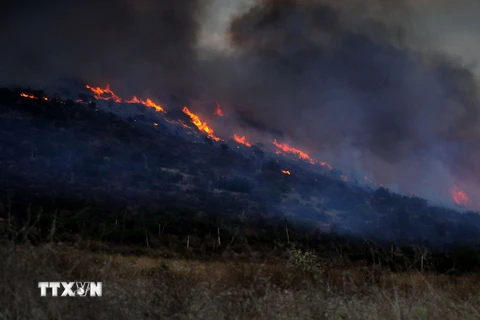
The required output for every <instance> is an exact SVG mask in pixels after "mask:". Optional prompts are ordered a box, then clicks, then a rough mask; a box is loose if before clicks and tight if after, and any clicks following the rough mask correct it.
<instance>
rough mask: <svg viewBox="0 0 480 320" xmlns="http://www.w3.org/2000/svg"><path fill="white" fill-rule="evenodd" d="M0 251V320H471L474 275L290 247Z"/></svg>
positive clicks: (478, 301) (475, 310)
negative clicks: (170, 252)
mask: <svg viewBox="0 0 480 320" xmlns="http://www.w3.org/2000/svg"><path fill="white" fill-rule="evenodd" d="M82 246H83V247H82V248H80V247H78V246H77V247H73V246H66V245H61V244H43V245H40V246H31V245H15V244H14V243H12V242H5V243H3V244H2V245H1V246H0V256H1V257H2V263H0V297H1V298H0V305H1V306H2V307H1V308H0V319H64V318H65V319H66V318H68V319H158V318H165V319H192V318H195V319H327V318H328V319H478V318H479V317H480V308H479V307H478V306H479V305H480V292H479V290H478V283H479V280H480V275H478V274H462V275H446V274H435V273H421V272H419V271H410V272H402V273H393V272H391V271H388V269H387V268H383V267H381V266H380V267H379V266H377V267H373V266H369V267H368V266H365V265H351V266H349V267H345V266H343V267H341V266H336V265H335V264H332V263H331V261H330V263H326V262H325V261H323V260H319V259H317V258H315V257H314V256H313V255H311V254H308V253H305V252H302V251H300V250H296V249H289V250H286V251H285V254H284V255H283V256H282V257H280V256H278V255H274V254H272V256H270V257H264V258H258V257H256V256H255V254H254V253H251V254H249V255H243V256H238V255H235V254H233V253H229V252H224V254H223V255H222V256H221V257H218V258H216V259H210V260H198V259H186V258H182V257H177V258H174V259H166V258H164V257H163V252H162V251H161V250H146V251H145V252H143V254H141V255H131V254H125V253H124V254H122V252H118V253H115V254H114V253H108V254H107V253H103V252H100V251H99V250H98V248H97V249H96V250H93V249H94V248H93V247H90V248H89V247H88V245H87V244H85V243H83V244H82ZM74 280H77V281H79V280H85V281H102V282H103V287H104V288H103V297H101V298H50V297H47V298H41V297H40V293H39V289H38V288H37V282H38V281H74Z"/></svg>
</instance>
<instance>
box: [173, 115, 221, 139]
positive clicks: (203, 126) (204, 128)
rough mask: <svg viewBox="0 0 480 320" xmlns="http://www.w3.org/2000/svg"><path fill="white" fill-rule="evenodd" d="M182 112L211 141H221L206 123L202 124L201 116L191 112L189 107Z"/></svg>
mask: <svg viewBox="0 0 480 320" xmlns="http://www.w3.org/2000/svg"><path fill="white" fill-rule="evenodd" d="M182 111H183V112H184V113H185V114H186V115H188V116H189V117H190V119H192V123H193V124H194V125H195V126H196V127H197V128H198V129H199V130H200V131H203V132H205V133H206V134H207V135H208V136H209V137H210V138H211V139H213V140H215V141H220V138H218V137H216V136H215V134H214V132H213V129H212V128H210V127H209V126H208V125H207V123H206V122H202V120H201V119H200V117H199V116H197V115H196V114H194V113H192V112H191V111H190V110H188V108H187V107H183V109H182Z"/></svg>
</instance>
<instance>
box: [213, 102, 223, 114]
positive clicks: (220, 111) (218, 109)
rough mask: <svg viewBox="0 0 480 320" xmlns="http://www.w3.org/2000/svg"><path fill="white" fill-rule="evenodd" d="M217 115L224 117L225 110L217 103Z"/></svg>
mask: <svg viewBox="0 0 480 320" xmlns="http://www.w3.org/2000/svg"><path fill="white" fill-rule="evenodd" d="M214 114H215V115H217V116H219V117H223V110H222V108H221V107H220V104H218V103H217V106H216V108H215V112H214Z"/></svg>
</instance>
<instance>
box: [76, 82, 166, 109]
mask: <svg viewBox="0 0 480 320" xmlns="http://www.w3.org/2000/svg"><path fill="white" fill-rule="evenodd" d="M85 87H86V88H87V89H89V90H90V91H92V92H93V93H94V94H95V99H98V100H113V101H114V102H117V103H121V102H124V103H139V104H143V105H144V106H146V107H149V108H153V109H155V111H157V112H164V111H165V110H163V108H162V107H161V106H160V105H158V104H156V103H155V102H153V100H152V99H150V98H147V100H142V99H139V98H137V97H136V96H134V97H133V98H132V99H130V100H123V99H122V98H120V97H119V96H117V95H116V94H115V92H113V91H112V90H111V89H110V86H109V85H107V87H106V88H105V89H102V88H100V87H91V86H89V85H88V84H87V85H86V86H85Z"/></svg>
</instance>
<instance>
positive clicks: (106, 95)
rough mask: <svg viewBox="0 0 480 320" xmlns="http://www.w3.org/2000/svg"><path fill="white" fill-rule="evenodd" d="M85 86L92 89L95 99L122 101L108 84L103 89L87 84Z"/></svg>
mask: <svg viewBox="0 0 480 320" xmlns="http://www.w3.org/2000/svg"><path fill="white" fill-rule="evenodd" d="M85 88H87V89H89V90H90V91H92V92H93V93H94V94H95V99H97V100H113V101H115V102H118V103H120V102H122V99H121V98H120V97H119V96H117V95H116V94H115V92H113V91H112V90H111V89H110V85H107V87H106V88H105V89H102V88H100V87H91V86H89V85H88V84H87V85H86V86H85Z"/></svg>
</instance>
